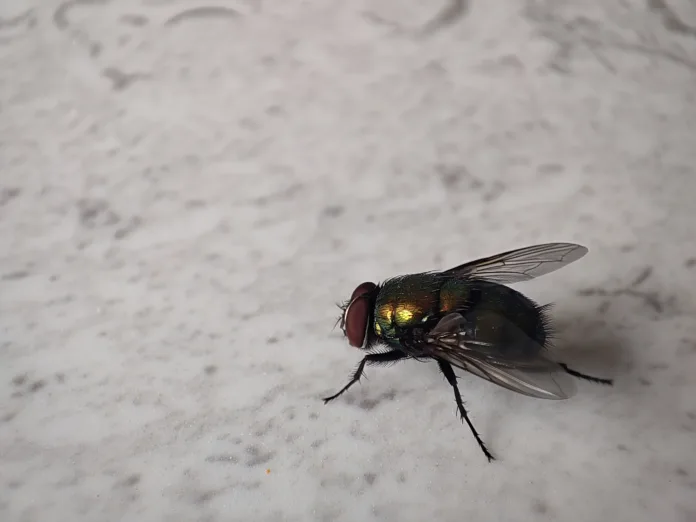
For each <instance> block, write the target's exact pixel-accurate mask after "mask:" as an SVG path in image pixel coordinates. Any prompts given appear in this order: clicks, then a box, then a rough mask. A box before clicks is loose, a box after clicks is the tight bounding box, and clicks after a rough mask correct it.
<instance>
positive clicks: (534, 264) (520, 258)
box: [444, 243, 588, 284]
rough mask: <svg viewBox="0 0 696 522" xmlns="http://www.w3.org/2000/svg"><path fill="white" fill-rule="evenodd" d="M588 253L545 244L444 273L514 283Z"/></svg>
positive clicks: (578, 247)
mask: <svg viewBox="0 0 696 522" xmlns="http://www.w3.org/2000/svg"><path fill="white" fill-rule="evenodd" d="M587 252H588V250H587V248H585V247H584V246H582V245H576V244H574V243H545V244H542V245H535V246H530V247H526V248H519V249H517V250H510V251H508V252H503V253H502V254H497V255H494V256H490V257H485V258H482V259H477V260H475V261H470V262H469V263H464V264H463V265H459V266H456V267H454V268H450V269H449V270H447V271H445V272H444V273H445V274H449V275H454V276H460V277H464V276H466V277H476V278H479V279H486V280H488V281H492V282H495V283H500V284H512V283H517V282H520V281H529V280H530V279H534V278H535V277H539V276H542V275H544V274H548V273H550V272H554V271H555V270H558V269H559V268H563V267H564V266H566V265H568V264H570V263H572V262H574V261H577V260H578V259H580V258H581V257H583V256H584V255H585V254H587Z"/></svg>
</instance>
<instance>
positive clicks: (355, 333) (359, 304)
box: [338, 282, 379, 350]
mask: <svg viewBox="0 0 696 522" xmlns="http://www.w3.org/2000/svg"><path fill="white" fill-rule="evenodd" d="M378 293H379V287H378V286H377V285H376V284H375V283H370V282H367V283H362V284H360V285H358V287H357V288H356V289H355V290H353V294H352V295H351V296H350V299H349V300H347V301H346V302H344V303H343V304H341V305H339V308H340V309H341V312H342V313H341V317H339V319H338V322H340V324H341V330H342V331H343V335H344V336H345V337H346V338H347V339H348V343H349V344H350V345H351V346H353V347H355V348H360V349H363V350H367V349H369V348H370V347H371V346H372V345H373V344H374V343H375V342H376V341H377V336H376V334H375V331H374V328H373V320H374V304H375V300H376V298H377V294H378Z"/></svg>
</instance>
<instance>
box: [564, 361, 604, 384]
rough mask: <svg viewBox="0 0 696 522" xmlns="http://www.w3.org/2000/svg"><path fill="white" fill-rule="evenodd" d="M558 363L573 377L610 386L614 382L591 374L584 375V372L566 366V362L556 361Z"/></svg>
mask: <svg viewBox="0 0 696 522" xmlns="http://www.w3.org/2000/svg"><path fill="white" fill-rule="evenodd" d="M558 364H559V365H560V366H561V368H563V369H564V370H565V371H566V372H567V373H569V374H570V375H572V376H573V377H577V378H578V379H585V380H586V381H590V382H595V383H597V384H606V385H607V386H612V385H613V384H614V381H613V380H612V379H600V378H599V377H592V376H591V375H586V374H584V373H580V372H578V371H575V370H573V369H572V368H568V365H567V364H563V363H558Z"/></svg>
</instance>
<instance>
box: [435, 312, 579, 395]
mask: <svg viewBox="0 0 696 522" xmlns="http://www.w3.org/2000/svg"><path fill="white" fill-rule="evenodd" d="M506 327H508V328H510V327H512V325H511V324H509V323H508V324H507V325H506ZM467 331H470V329H469V328H467V327H466V319H465V318H464V317H463V316H462V315H461V314H458V313H453V314H449V315H447V316H445V317H444V318H443V319H442V320H441V321H440V322H439V323H438V324H437V325H436V326H435V328H433V330H432V331H431V332H430V334H428V336H427V338H426V345H425V347H424V351H425V353H426V354H427V355H429V356H431V357H436V358H438V359H442V360H443V361H446V362H449V363H450V364H452V365H453V366H456V367H457V368H460V369H462V370H466V371H468V372H470V373H473V374H474V375H476V376H478V377H481V378H483V379H486V380H487V381H490V382H492V383H494V384H497V385H498V386H502V387H503V388H507V389H508V390H511V391H514V392H517V393H521V394H523V395H527V396H529V397H535V398H538V399H552V400H561V399H568V398H569V397H571V396H573V395H574V394H575V389H576V388H575V382H574V380H573V379H572V377H571V376H570V375H568V373H567V372H566V371H565V370H564V369H563V368H562V367H561V366H560V364H558V363H557V362H555V361H552V360H551V359H548V358H547V357H546V356H545V355H544V353H543V348H542V347H541V346H539V350H538V353H536V354H535V355H534V356H531V357H530V356H526V357H520V356H510V355H506V352H507V351H508V350H506V348H507V347H505V346H500V345H496V344H495V343H488V342H485V341H480V340H477V339H476V338H475V336H472V335H470V334H469V333H467ZM527 342H533V341H531V340H530V339H528V338H527Z"/></svg>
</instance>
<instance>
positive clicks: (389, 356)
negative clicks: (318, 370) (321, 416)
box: [324, 350, 408, 404]
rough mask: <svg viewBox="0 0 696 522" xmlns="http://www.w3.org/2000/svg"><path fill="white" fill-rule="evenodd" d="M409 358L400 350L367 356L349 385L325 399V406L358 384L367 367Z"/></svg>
mask: <svg viewBox="0 0 696 522" xmlns="http://www.w3.org/2000/svg"><path fill="white" fill-rule="evenodd" d="M407 357H408V355H407V354H405V353H404V352H400V351H399V350H392V351H391V352H385V353H371V354H369V355H366V356H365V357H363V360H362V361H360V364H359V365H358V368H357V369H356V370H355V373H353V376H352V377H351V379H350V381H349V382H348V384H346V385H345V386H344V387H343V388H341V390H340V391H339V392H338V393H335V394H334V395H332V396H331V397H326V398H325V399H324V404H326V403H328V402H329V401H332V400H334V399H335V398H336V397H338V396H339V395H341V394H343V393H345V392H346V391H347V390H348V388H350V387H351V386H353V385H354V384H355V383H356V382H358V381H359V380H360V377H362V375H363V371H364V369H365V365H380V364H389V363H390V362H395V361H399V360H401V359H405V358H407Z"/></svg>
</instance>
